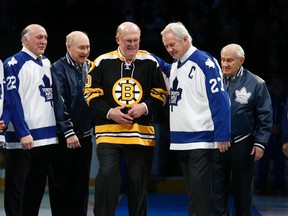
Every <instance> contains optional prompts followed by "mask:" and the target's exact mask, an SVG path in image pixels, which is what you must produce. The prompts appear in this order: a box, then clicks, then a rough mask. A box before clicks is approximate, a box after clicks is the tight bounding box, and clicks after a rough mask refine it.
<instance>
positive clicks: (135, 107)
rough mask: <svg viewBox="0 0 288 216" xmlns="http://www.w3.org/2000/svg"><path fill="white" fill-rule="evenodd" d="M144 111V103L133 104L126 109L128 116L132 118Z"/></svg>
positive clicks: (142, 113) (137, 116)
mask: <svg viewBox="0 0 288 216" xmlns="http://www.w3.org/2000/svg"><path fill="white" fill-rule="evenodd" d="M145 113H146V107H145V105H144V104H135V105H133V106H132V108H131V109H130V110H129V111H128V114H129V116H131V117H132V118H133V119H135V118H139V117H140V116H142V115H144V114H145Z"/></svg>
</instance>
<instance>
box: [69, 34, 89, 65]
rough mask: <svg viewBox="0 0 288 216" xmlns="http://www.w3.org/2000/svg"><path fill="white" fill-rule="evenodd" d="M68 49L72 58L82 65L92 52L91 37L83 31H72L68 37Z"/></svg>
mask: <svg viewBox="0 0 288 216" xmlns="http://www.w3.org/2000/svg"><path fill="white" fill-rule="evenodd" d="M66 47H67V51H68V53H69V54H70V56H71V58H72V59H73V60H74V61H75V62H77V63H78V64H80V65H82V64H84V63H85V62H86V60H87V58H88V57H89V54H90V42H89V38H88V36H87V35H86V34H84V33H83V32H78V31H77V32H72V33H70V34H69V35H68V36H67V38H66Z"/></svg>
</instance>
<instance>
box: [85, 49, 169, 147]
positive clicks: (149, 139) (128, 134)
mask: <svg viewBox="0 0 288 216" xmlns="http://www.w3.org/2000/svg"><path fill="white" fill-rule="evenodd" d="M167 94H168V92H167V91H166V87H165V82H164V79H163V76H162V72H161V70H160V68H159V65H158V63H157V61H156V60H155V59H154V57H152V56H151V55H150V54H149V53H147V52H145V51H138V53H137V55H136V56H135V58H134V59H133V61H132V62H131V63H127V62H126V61H125V60H124V59H123V57H122V56H121V54H120V53H119V51H118V50H115V51H112V52H109V53H106V54H103V55H101V56H99V57H98V58H96V60H95V61H94V62H93V64H92V66H91V69H90V71H89V74H88V83H87V85H86V88H85V99H86V101H87V103H88V105H89V107H90V108H91V109H92V110H93V111H94V112H95V114H96V115H97V117H96V123H95V124H96V126H95V134H96V143H97V144H99V143H112V144H138V145H144V146H154V145H155V131H154V127H153V113H155V112H156V111H158V110H159V109H161V107H162V106H164V104H165V103H166V98H167ZM143 102H144V103H145V104H146V106H147V108H148V114H147V115H143V116H141V117H139V118H138V119H134V123H133V124H132V125H119V124H118V123H116V122H114V121H113V120H109V119H108V118H107V113H108V112H109V110H110V109H111V108H114V107H117V106H126V109H129V107H131V106H132V105H133V104H138V103H143Z"/></svg>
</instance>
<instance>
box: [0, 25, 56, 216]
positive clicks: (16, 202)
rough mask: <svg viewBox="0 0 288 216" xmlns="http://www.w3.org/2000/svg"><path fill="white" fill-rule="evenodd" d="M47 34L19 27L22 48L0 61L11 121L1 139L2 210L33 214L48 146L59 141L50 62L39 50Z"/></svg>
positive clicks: (36, 27) (42, 187) (43, 179)
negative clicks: (2, 163) (2, 142)
mask: <svg viewBox="0 0 288 216" xmlns="http://www.w3.org/2000/svg"><path fill="white" fill-rule="evenodd" d="M47 37H48V35H47V32H46V30H45V29H44V28H43V27H42V26H40V25H38V24H31V25H28V26H27V27H26V28H24V30H23V31H22V33H21V42H22V46H23V48H22V50H21V51H19V52H18V53H16V54H15V55H13V56H11V57H9V58H7V59H6V60H5V62H4V77H5V80H6V84H7V95H5V100H6V99H7V101H8V103H9V106H10V113H11V122H12V125H9V126H8V129H7V131H6V141H7V144H6V145H5V148H6V150H5V156H6V169H5V192H4V207H5V212H6V215H7V216H8V215H9V216H38V213H39V208H40V204H41V201H42V197H43V194H44V191H45V186H46V180H47V175H48V167H49V162H50V157H51V152H52V151H51V150H52V149H53V148H52V146H53V145H54V144H57V143H58V139H57V133H56V121H55V114H54V109H53V97H52V77H51V72H50V66H51V65H50V61H49V60H48V58H46V57H45V56H44V55H43V54H44V51H45V50H46V47H47ZM10 126H11V127H10ZM12 126H13V127H12Z"/></svg>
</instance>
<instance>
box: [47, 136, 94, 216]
mask: <svg viewBox="0 0 288 216" xmlns="http://www.w3.org/2000/svg"><path fill="white" fill-rule="evenodd" d="M58 139H59V145H55V146H54V149H53V156H52V162H51V166H50V170H49V178H48V180H49V181H48V182H49V198H50V205H51V211H52V215H53V216H87V208H88V199H89V180H90V166H91V158H92V137H91V136H89V137H86V138H82V139H81V138H80V139H79V142H80V145H81V148H77V149H67V147H66V146H67V145H66V139H65V138H64V137H63V136H59V137H58Z"/></svg>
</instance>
